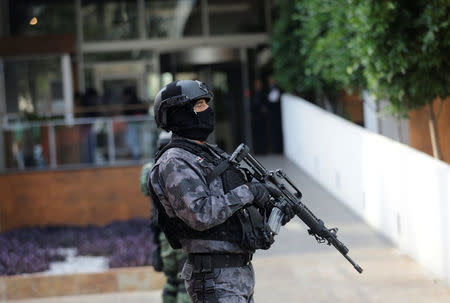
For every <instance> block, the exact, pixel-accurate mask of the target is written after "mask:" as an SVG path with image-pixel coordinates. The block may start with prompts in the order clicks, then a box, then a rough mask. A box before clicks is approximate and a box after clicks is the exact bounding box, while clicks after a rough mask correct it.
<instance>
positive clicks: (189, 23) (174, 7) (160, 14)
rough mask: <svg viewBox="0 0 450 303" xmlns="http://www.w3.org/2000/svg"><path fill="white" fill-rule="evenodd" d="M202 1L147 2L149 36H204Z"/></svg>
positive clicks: (154, 0) (169, 0)
mask: <svg viewBox="0 0 450 303" xmlns="http://www.w3.org/2000/svg"><path fill="white" fill-rule="evenodd" d="M200 12H201V10H200V1H196V0H146V8H145V13H146V14H145V17H146V18H145V19H146V24H147V32H148V36H149V37H152V38H155V37H157V38H181V37H185V36H200V35H201V34H202V23H201V20H202V18H201V13H200Z"/></svg>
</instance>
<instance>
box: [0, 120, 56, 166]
mask: <svg viewBox="0 0 450 303" xmlns="http://www.w3.org/2000/svg"><path fill="white" fill-rule="evenodd" d="M3 134H4V140H5V141H4V143H5V144H4V148H5V150H4V151H3V153H4V155H5V167H6V168H8V169H21V170H23V169H36V168H44V167H47V166H48V164H49V162H50V160H49V144H48V128H47V127H46V126H35V127H21V126H18V127H17V128H16V129H15V130H8V131H4V133H3Z"/></svg>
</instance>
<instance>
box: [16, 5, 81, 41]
mask: <svg viewBox="0 0 450 303" xmlns="http://www.w3.org/2000/svg"><path fill="white" fill-rule="evenodd" d="M9 20H10V31H11V35H26V36H31V35H33V36H36V35H46V34H74V33H75V7H74V1H49V0H33V1H30V0H14V1H9Z"/></svg>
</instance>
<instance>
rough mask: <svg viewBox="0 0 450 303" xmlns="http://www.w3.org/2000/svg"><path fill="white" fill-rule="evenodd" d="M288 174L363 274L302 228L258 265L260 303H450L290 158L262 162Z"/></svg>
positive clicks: (76, 300) (112, 301)
mask: <svg viewBox="0 0 450 303" xmlns="http://www.w3.org/2000/svg"><path fill="white" fill-rule="evenodd" d="M260 160H261V161H262V162H263V164H264V165H265V166H266V167H267V168H268V169H276V168H283V169H284V170H285V171H286V172H287V173H288V175H289V176H291V177H292V179H293V180H294V181H295V182H296V184H298V185H299V186H298V187H299V188H300V190H302V192H303V197H304V198H303V202H304V203H305V204H306V205H307V206H308V207H309V208H310V209H311V210H312V211H313V212H314V213H315V214H316V215H317V216H318V217H319V218H321V219H323V220H324V222H326V224H327V226H328V227H335V226H337V227H339V233H338V236H339V239H341V241H343V242H344V243H345V244H346V245H347V247H348V248H349V249H350V253H349V255H350V256H351V257H352V258H353V260H355V261H356V262H357V263H358V264H359V265H360V266H361V267H362V268H363V269H364V272H363V274H358V273H357V272H356V271H355V270H354V269H353V267H352V266H351V265H350V263H348V262H347V261H346V260H345V258H344V257H342V256H341V254H339V253H338V252H337V251H336V250H335V249H334V248H332V247H329V246H326V245H324V244H321V245H319V244H317V243H316V242H315V240H314V239H313V238H312V237H311V236H309V235H307V233H306V228H305V227H304V225H303V223H302V222H301V221H299V220H293V221H291V222H289V224H287V226H286V227H285V228H283V230H282V232H281V233H280V235H278V238H277V240H276V243H275V244H274V246H273V247H272V248H271V249H270V250H269V251H259V252H257V254H256V255H255V258H254V266H255V272H256V277H257V279H256V291H255V302H257V303H274V302H277V303H291V302H292V303H294V302H302V303H305V302H314V303H320V302H345V303H366V302H367V303H378V302H379V303H449V302H450V288H449V287H447V286H445V285H444V284H443V283H442V282H441V281H437V280H435V279H434V278H433V276H432V275H431V274H430V273H429V272H427V271H426V270H425V269H424V268H422V267H420V266H419V265H418V264H417V263H416V262H414V261H413V260H412V259H410V258H409V257H407V256H405V255H403V254H402V253H401V252H400V251H398V250H397V249H396V248H395V247H394V246H393V245H392V244H391V243H390V242H389V241H387V240H386V239H384V238H383V237H381V236H380V235H378V234H377V233H376V232H375V231H373V230H372V229H371V228H370V227H369V226H367V225H366V224H365V223H364V222H363V221H361V220H360V219H359V218H358V217H357V216H355V215H354V214H352V212H351V211H350V210H349V209H348V208H346V207H345V206H344V205H343V204H341V203H340V202H339V201H337V200H336V199H335V198H334V197H333V196H331V195H330V194H328V193H327V192H326V191H325V190H324V189H323V188H322V187H320V186H319V185H318V184H317V183H315V182H314V181H313V180H312V179H310V178H309V177H308V176H307V175H305V174H304V173H303V172H302V171H301V170H300V169H299V168H298V167H296V166H295V165H294V164H293V163H292V162H290V161H289V160H287V159H285V158H283V157H274V156H268V157H260ZM7 302H10V303H12V302H15V303H19V302H20V303H57V302H58V303H94V302H95V303H116V302H117V303H119V302H127V303H138V302H145V303H160V302H161V300H160V292H158V291H156V292H155V291H153V292H134V293H118V294H104V295H89V296H77V297H59V298H48V299H46V298H44V299H33V300H20V301H7Z"/></svg>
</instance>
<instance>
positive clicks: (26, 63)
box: [4, 56, 64, 119]
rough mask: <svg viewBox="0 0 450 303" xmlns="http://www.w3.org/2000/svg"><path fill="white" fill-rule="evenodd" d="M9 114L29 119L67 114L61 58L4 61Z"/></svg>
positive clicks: (7, 110)
mask: <svg viewBox="0 0 450 303" xmlns="http://www.w3.org/2000/svg"><path fill="white" fill-rule="evenodd" d="M4 71H5V84H6V112H7V113H21V114H23V115H24V116H25V117H26V118H29V119H33V118H44V117H47V116H51V115H58V114H61V115H62V114H63V113H64V100H63V87H62V72H61V58H60V57H58V56H54V57H53V56H52V57H36V58H31V59H14V60H5V63H4Z"/></svg>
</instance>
